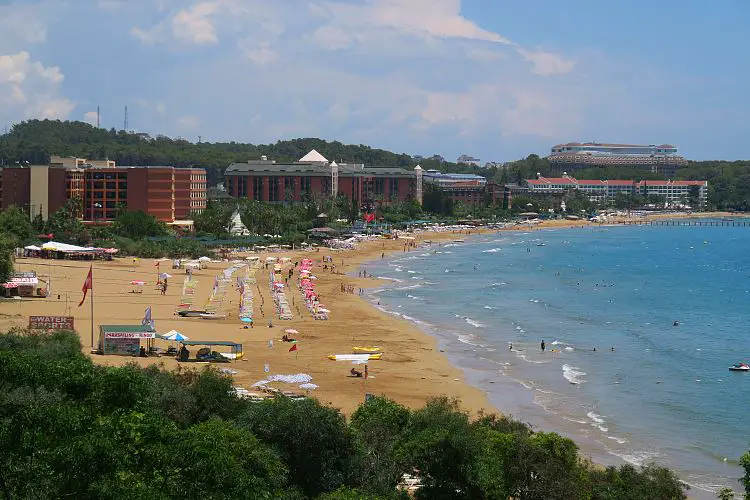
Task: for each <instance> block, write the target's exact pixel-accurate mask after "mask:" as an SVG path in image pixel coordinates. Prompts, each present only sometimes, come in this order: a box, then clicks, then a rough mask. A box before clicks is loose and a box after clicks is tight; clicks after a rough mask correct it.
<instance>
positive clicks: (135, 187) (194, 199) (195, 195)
mask: <svg viewBox="0 0 750 500" xmlns="http://www.w3.org/2000/svg"><path fill="white" fill-rule="evenodd" d="M55 160H57V161H55ZM60 160H61V159H59V157H53V161H51V162H50V165H23V166H21V165H16V166H10V167H5V168H2V169H0V209H6V208H8V207H10V206H18V207H21V208H23V209H25V210H27V211H28V212H29V214H30V216H32V217H34V216H36V215H37V214H41V215H42V218H44V219H45V220H46V219H47V218H48V217H49V215H51V214H52V213H54V212H55V211H56V210H58V209H59V208H61V207H63V206H64V205H65V203H66V202H67V200H69V199H71V198H79V199H80V200H81V201H82V202H83V209H82V212H81V213H80V214H78V215H79V217H80V218H81V219H83V220H84V221H87V222H100V221H111V220H114V219H115V218H116V216H117V211H118V210H119V209H120V208H127V209H128V210H143V211H144V212H146V213H148V214H150V215H153V216H154V217H156V218H157V219H159V220H161V221H164V222H168V223H173V222H175V221H181V220H186V219H188V218H189V217H190V215H191V214H193V213H200V212H202V211H203V209H205V208H206V201H207V197H206V171H205V170H204V169H202V168H175V167H169V166H153V167H127V166H115V164H114V162H112V161H107V162H106V164H102V163H104V162H100V164H99V165H93V164H91V163H88V162H86V160H83V159H80V158H79V159H67V158H65V159H62V160H66V161H65V162H62V161H60ZM73 160H75V161H73Z"/></svg>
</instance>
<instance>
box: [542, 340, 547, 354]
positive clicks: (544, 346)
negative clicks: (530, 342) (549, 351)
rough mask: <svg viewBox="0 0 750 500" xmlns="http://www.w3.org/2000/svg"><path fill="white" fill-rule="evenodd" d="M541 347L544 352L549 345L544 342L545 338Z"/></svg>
mask: <svg viewBox="0 0 750 500" xmlns="http://www.w3.org/2000/svg"><path fill="white" fill-rule="evenodd" d="M541 347H542V352H544V349H545V348H546V347H547V345H546V344H545V343H544V339H542V343H541Z"/></svg>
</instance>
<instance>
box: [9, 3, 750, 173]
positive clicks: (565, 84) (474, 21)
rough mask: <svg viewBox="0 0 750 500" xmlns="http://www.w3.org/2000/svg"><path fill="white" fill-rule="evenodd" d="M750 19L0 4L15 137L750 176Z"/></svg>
mask: <svg viewBox="0 0 750 500" xmlns="http://www.w3.org/2000/svg"><path fill="white" fill-rule="evenodd" d="M748 19H750V2H748V1H747V0H722V1H721V2H710V3H709V2H698V1H695V2H685V1H677V0H659V1H658V2H654V1H645V0H629V1H628V2H626V3H618V2H602V1H600V0H568V1H559V0H69V1H65V0H40V1H32V0H17V1H8V0H0V33H2V38H0V125H2V126H5V125H10V124H12V123H15V122H18V121H21V120H25V119H29V118H60V119H75V120H86V121H89V122H92V121H93V122H95V111H96V107H97V105H99V106H101V124H102V126H104V127H107V128H110V127H116V128H118V129H120V128H122V126H123V115H124V107H125V106H126V105H127V106H128V110H129V123H130V128H131V129H134V130H137V131H142V132H148V133H152V134H157V133H163V134H167V135H171V136H182V137H185V138H186V139H189V140H192V141H195V140H197V139H198V136H202V137H203V140H209V141H225V140H236V141H243V142H253V143H267V142H273V141H276V140H279V139H290V138H295V137H322V138H325V139H329V140H334V139H335V140H339V141H342V142H345V143H356V144H367V145H371V146H374V147H382V148H385V149H390V150H394V151H397V152H407V153H410V154H423V155H432V154H442V155H444V156H445V157H447V158H448V159H455V158H456V157H457V156H458V155H459V154H462V153H466V154H471V155H474V156H478V157H480V158H481V159H482V160H484V161H489V160H493V161H508V160H513V159H517V158H521V157H523V156H525V155H527V154H529V153H537V154H542V155H544V154H547V153H548V151H549V148H550V146H552V145H553V144H556V143H559V142H569V141H577V140H596V141H601V142H605V141H609V142H635V143H646V144H653V143H655V144H661V143H665V142H669V143H672V144H676V145H678V146H679V147H680V148H681V151H682V152H683V153H684V154H685V155H686V156H688V157H689V158H695V159H745V158H750V153H748V152H747V146H746V144H747V137H748V136H749V135H750V120H748V118H747V117H748V116H750V104H749V103H750V96H748V91H747V89H748V82H749V81H750V56H748V54H747V50H748V48H750V30H748V29H746V27H745V26H744V24H745V23H746V22H747V20H748Z"/></svg>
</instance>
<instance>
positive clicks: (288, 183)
mask: <svg viewBox="0 0 750 500" xmlns="http://www.w3.org/2000/svg"><path fill="white" fill-rule="evenodd" d="M296 184H297V178H296V177H284V192H285V193H292V194H291V195H289V194H287V195H286V198H287V199H290V197H291V198H292V199H293V198H294V188H295V185H296Z"/></svg>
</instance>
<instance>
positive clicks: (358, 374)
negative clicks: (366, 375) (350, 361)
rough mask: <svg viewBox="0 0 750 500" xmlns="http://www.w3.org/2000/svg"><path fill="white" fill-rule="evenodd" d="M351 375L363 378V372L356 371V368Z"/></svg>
mask: <svg viewBox="0 0 750 500" xmlns="http://www.w3.org/2000/svg"><path fill="white" fill-rule="evenodd" d="M349 373H351V374H352V377H358V378H359V377H361V376H362V372H361V371H359V370H355V369H354V368H352V369H351V371H350V372H349Z"/></svg>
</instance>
